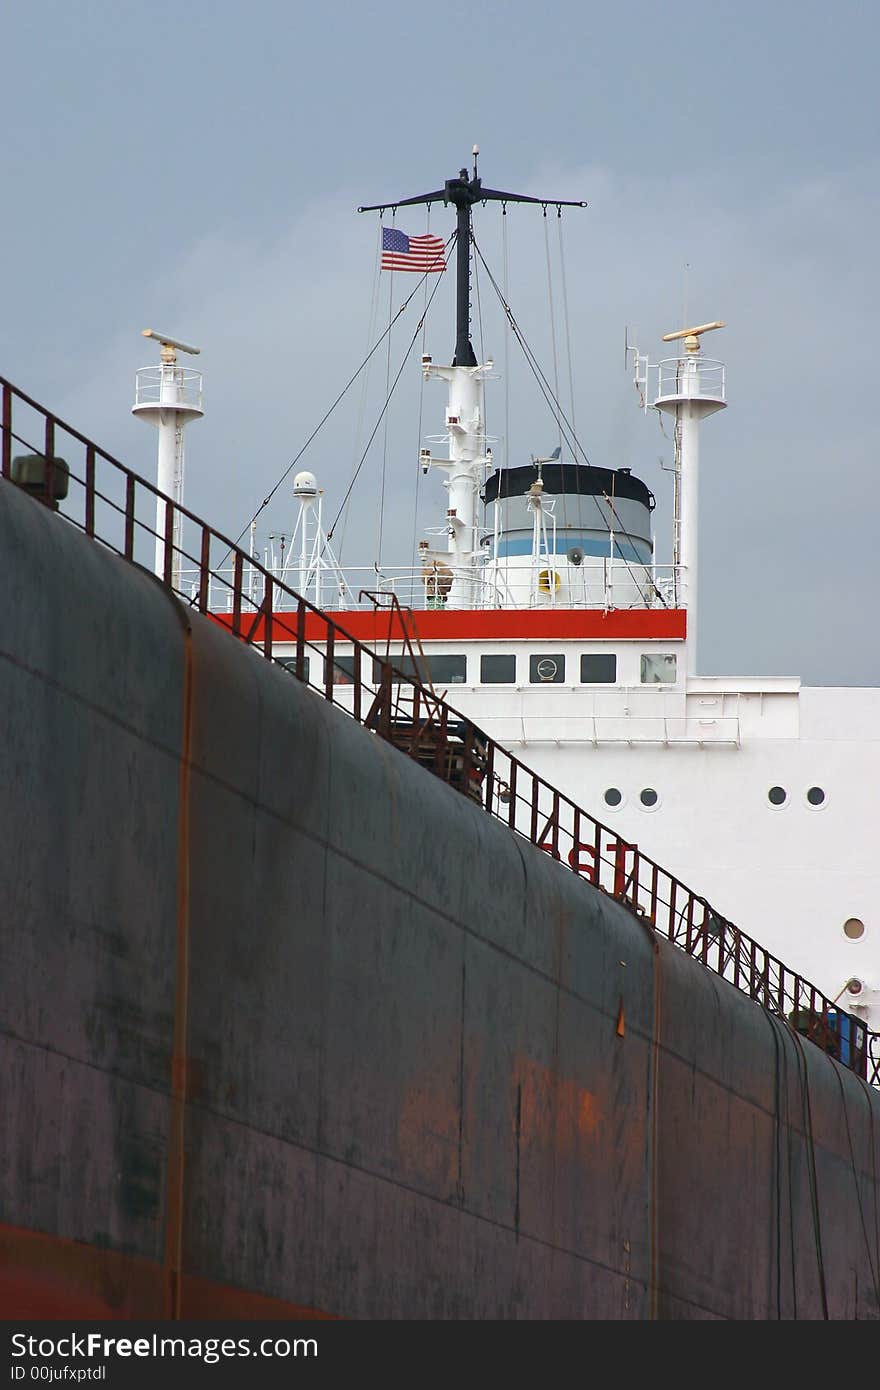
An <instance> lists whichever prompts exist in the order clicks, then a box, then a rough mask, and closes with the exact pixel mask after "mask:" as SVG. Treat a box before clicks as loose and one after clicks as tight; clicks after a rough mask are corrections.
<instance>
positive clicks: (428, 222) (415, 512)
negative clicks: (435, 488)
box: [410, 203, 431, 571]
mask: <svg viewBox="0 0 880 1390" xmlns="http://www.w3.org/2000/svg"><path fill="white" fill-rule="evenodd" d="M430 232H431V204H430V203H428V205H427V208H426V217H425V235H426V236H429V235H430ZM427 314H428V280H427V277H425V298H424V302H423V304H422V357H424V355H425V335H426V333H427V331H428V328H427ZM424 398H425V373H424V372H420V373H419V424H418V443H417V445H416V450H417V451H418V450H419V449H421V447H422V407H423V405H424ZM421 481H422V469H421V465H419V466H418V467H417V468H416V495H415V499H414V501H413V528H412V553H411V559H410V569H412V570H413V571H415V568H416V537H417V534H418V527H419V488H420V485H421Z"/></svg>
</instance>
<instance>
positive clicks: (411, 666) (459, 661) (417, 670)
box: [373, 652, 467, 687]
mask: <svg viewBox="0 0 880 1390" xmlns="http://www.w3.org/2000/svg"><path fill="white" fill-rule="evenodd" d="M388 660H389V662H390V664H391V665H392V666H393V667H395V669H396V670H398V671H400V672H401V674H402V675H404V676H406V677H407V678H408V679H409V680H416V681H418V682H419V684H420V685H434V686H441V687H442V686H447V685H464V683H465V681H466V680H467V657H466V656H441V655H439V654H435V655H433V656H425V657H424V658H423V657H418V658H416V660H413V658H412V657H411V656H410V655H409V653H406V654H404V655H400V654H397V655H395V653H393V652H392V654H391V656H389V658H388ZM381 679H382V662H381V661H379V660H374V661H373V683H374V684H375V685H378V684H379V682H380V681H381ZM392 679H394V678H392Z"/></svg>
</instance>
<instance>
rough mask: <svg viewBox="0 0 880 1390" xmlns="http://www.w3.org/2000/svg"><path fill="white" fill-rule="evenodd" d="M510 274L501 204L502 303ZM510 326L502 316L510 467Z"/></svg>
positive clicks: (507, 461)
mask: <svg viewBox="0 0 880 1390" xmlns="http://www.w3.org/2000/svg"><path fill="white" fill-rule="evenodd" d="M509 274H510V250H509V247H508V242H507V204H506V203H502V204H501V275H502V279H503V281H504V301H505V302H506V301H507V293H508V279H509ZM509 440H510V324H509V322H508V320H507V315H506V314H505V316H504V462H505V465H506V466H508V467H509V466H510V444H509Z"/></svg>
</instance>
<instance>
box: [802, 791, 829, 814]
mask: <svg viewBox="0 0 880 1390" xmlns="http://www.w3.org/2000/svg"><path fill="white" fill-rule="evenodd" d="M827 800H828V798H827V797H826V795H825V789H824V787H810V788H809V790H808V791H807V805H808V806H812V807H813V809H814V810H816V811H818V809H819V807H820V806H824V805H825V802H826V801H827Z"/></svg>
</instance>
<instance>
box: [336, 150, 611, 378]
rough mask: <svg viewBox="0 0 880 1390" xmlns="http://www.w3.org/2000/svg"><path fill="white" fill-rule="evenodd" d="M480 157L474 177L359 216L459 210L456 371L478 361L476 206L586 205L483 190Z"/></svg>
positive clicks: (464, 171)
mask: <svg viewBox="0 0 880 1390" xmlns="http://www.w3.org/2000/svg"><path fill="white" fill-rule="evenodd" d="M477 154H478V150H477V147H476V145H475V146H474V173H473V177H472V178H469V177H468V171H467V169H460V170H459V173H458V178H457V179H447V180H446V183H445V185H444V187H443V188H439V189H437V190H436V191H435V192H434V193H420V194H419V195H418V196H417V197H415V198H401V199H400V200H399V201H398V202H394V203H373V204H372V205H371V206H370V207H362V208H358V212H384V211H385V209H386V208H389V209H392V210H394V209H396V208H405V207H412V206H413V205H414V204H416V203H443V205H444V207H448V206H449V204H450V203H452V205H453V207H454V208H455V210H456V230H457V233H458V235H457V237H456V241H457V247H456V253H457V254H456V265H455V270H456V276H455V280H456V296H455V356H454V357H453V359H452V365H453V367H476V365H477V359H476V357H475V356H474V349H473V347H472V345H471V208H472V207H473V206H474V203H540V204H541V206H542V207H543V209H544V212H545V213H546V211H547V208H548V206H552V207H555V208H585V207H586V206H587V205H586V203H583V202H569V201H567V200H566V199H564V198H530V197H529V196H528V195H527V194H525V193H502V192H500V191H499V190H498V189H497V188H484V187H483V185H482V181H481V180H480V179H479V178H478V177H477Z"/></svg>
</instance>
